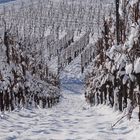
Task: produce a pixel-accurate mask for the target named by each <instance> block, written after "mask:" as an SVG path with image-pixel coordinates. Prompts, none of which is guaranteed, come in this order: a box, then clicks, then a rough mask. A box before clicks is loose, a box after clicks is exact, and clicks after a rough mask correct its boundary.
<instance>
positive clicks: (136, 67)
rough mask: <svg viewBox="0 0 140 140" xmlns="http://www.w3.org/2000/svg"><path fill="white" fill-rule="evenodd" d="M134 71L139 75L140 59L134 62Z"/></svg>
mask: <svg viewBox="0 0 140 140" xmlns="http://www.w3.org/2000/svg"><path fill="white" fill-rule="evenodd" d="M134 71H135V72H136V73H140V58H138V59H137V60H136V62H135V65H134Z"/></svg>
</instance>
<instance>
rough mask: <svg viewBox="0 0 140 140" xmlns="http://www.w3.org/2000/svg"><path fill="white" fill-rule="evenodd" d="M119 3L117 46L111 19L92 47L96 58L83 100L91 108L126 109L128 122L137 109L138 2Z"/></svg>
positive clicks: (139, 70) (139, 71) (139, 100)
mask: <svg viewBox="0 0 140 140" xmlns="http://www.w3.org/2000/svg"><path fill="white" fill-rule="evenodd" d="M122 2H123V1H122ZM122 2H121V3H120V4H121V5H120V10H119V12H120V19H119V20H120V21H119V24H120V25H119V30H118V31H119V40H120V42H119V45H116V39H115V35H116V30H115V19H114V15H112V16H110V17H108V18H106V19H105V21H104V30H103V31H102V33H103V34H102V39H99V40H98V41H97V43H96V44H95V46H96V56H95V58H94V60H93V63H92V66H90V73H89V74H88V76H87V78H86V87H87V88H86V92H85V97H86V99H87V100H88V101H89V102H90V103H91V104H93V105H94V104H107V105H110V106H112V107H113V108H114V109H115V110H120V111H123V110H126V108H127V109H128V110H127V111H128V112H127V113H128V114H129V118H130V117H131V112H132V110H133V108H134V107H136V106H140V89H139V87H140V12H139V11H140V2H139V1H138V0H136V1H129V2H128V3H127V1H125V2H126V3H122ZM124 5H125V6H124ZM123 12H124V13H123ZM100 40H102V43H100ZM91 70H92V71H91ZM139 115H140V114H139ZM139 119H140V116H139Z"/></svg>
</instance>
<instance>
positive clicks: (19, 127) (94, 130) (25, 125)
mask: <svg viewBox="0 0 140 140" xmlns="http://www.w3.org/2000/svg"><path fill="white" fill-rule="evenodd" d="M64 87H66V85H65V86H64ZM67 87H69V88H68V89H69V90H66V89H65V90H63V99H62V100H63V101H61V103H59V104H58V105H57V106H55V107H53V108H52V109H46V110H45V109H44V110H42V109H39V110H26V109H23V110H22V111H20V112H18V111H17V112H16V111H15V112H12V113H6V114H5V116H4V117H2V118H1V119H0V140H123V139H121V138H124V136H125V135H126V134H127V133H129V132H131V131H132V130H131V128H128V127H126V126H124V125H125V124H122V125H121V127H117V128H115V129H114V130H111V128H110V126H111V123H112V122H113V121H115V119H116V116H117V115H118V113H114V112H113V111H112V109H110V108H109V107H105V106H101V105H99V106H98V107H91V108H90V107H89V106H88V105H87V104H86V102H85V100H84V97H83V94H79V93H78V94H77V93H75V92H73V91H74V90H73V89H72V86H71V85H68V86H67ZM70 87H71V88H70ZM74 88H75V89H77V91H79V92H81V91H80V90H81V88H83V85H75V87H74ZM70 89H72V90H70ZM125 139H126V138H125Z"/></svg>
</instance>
